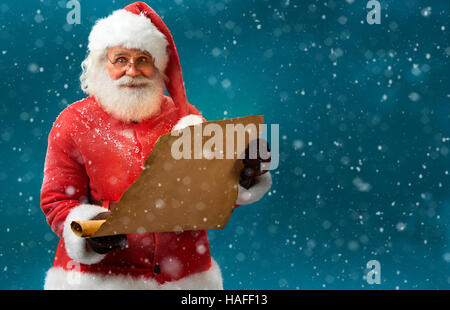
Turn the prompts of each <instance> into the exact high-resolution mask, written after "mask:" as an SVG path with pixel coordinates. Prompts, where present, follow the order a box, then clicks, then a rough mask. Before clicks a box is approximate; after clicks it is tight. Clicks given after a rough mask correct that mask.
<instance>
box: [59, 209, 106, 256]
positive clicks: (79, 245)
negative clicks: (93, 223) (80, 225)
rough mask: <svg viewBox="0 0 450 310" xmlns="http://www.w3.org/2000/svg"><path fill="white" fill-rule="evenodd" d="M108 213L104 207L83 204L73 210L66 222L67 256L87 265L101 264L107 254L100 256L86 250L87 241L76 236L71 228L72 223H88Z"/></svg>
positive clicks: (64, 233)
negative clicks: (97, 216)
mask: <svg viewBox="0 0 450 310" xmlns="http://www.w3.org/2000/svg"><path fill="white" fill-rule="evenodd" d="M105 211H107V210H106V209H105V208H103V207H99V206H96V205H89V204H81V205H79V206H77V207H75V208H73V209H72V210H71V211H70V213H69V214H68V215H67V218H66V220H65V222H64V230H63V238H64V244H65V247H66V252H67V255H69V257H70V258H72V259H73V260H75V261H77V262H80V263H82V264H86V265H92V264H96V263H98V262H100V261H101V260H102V259H103V258H104V257H105V256H106V254H103V255H102V254H98V253H96V252H94V251H89V250H87V249H86V240H85V239H84V238H81V237H78V236H77V235H75V234H74V233H73V231H72V229H71V228H70V223H72V221H87V220H90V219H92V218H93V217H94V216H96V215H97V214H99V213H101V212H105Z"/></svg>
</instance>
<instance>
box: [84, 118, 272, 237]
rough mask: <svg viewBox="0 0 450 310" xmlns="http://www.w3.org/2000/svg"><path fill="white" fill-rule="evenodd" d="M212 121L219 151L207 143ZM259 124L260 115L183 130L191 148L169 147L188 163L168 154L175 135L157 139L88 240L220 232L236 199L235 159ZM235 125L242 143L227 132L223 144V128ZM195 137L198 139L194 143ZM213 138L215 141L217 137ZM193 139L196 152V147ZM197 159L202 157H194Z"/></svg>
mask: <svg viewBox="0 0 450 310" xmlns="http://www.w3.org/2000/svg"><path fill="white" fill-rule="evenodd" d="M212 123H215V124H217V125H218V126H220V127H221V129H222V133H223V134H222V141H223V143H222V147H221V146H220V143H212V141H213V139H212V138H213V137H215V134H216V131H215V130H213V131H211V128H215V129H217V128H218V127H217V125H213V127H212V126H209V130H205V129H207V128H208V127H204V126H207V125H208V124H212ZM263 123H264V116H263V115H250V116H246V117H240V118H232V119H226V120H220V121H209V122H204V123H201V124H197V125H193V126H189V127H187V128H185V129H184V130H185V131H186V130H187V131H190V140H191V147H190V148H191V149H190V150H189V148H187V149H184V145H183V147H181V148H180V147H179V148H178V149H177V148H175V149H176V150H182V151H185V152H188V151H190V158H191V159H185V158H180V159H176V158H174V156H172V153H171V150H172V143H174V142H175V143H177V144H176V145H179V143H180V141H181V140H178V142H176V141H177V139H181V135H178V136H173V135H171V133H167V134H165V135H162V136H161V137H159V139H158V140H157V141H156V143H155V145H154V149H153V151H152V153H151V154H150V156H149V157H148V158H147V160H146V162H145V165H144V169H143V170H142V172H141V174H140V175H139V177H138V178H137V180H136V181H135V182H134V183H133V184H131V185H130V187H129V188H128V189H127V190H126V191H125V192H124V194H123V195H122V197H121V199H120V201H118V202H117V203H115V207H114V209H112V214H111V216H110V217H109V218H108V219H107V220H106V222H105V223H104V224H103V225H102V226H101V227H100V229H99V230H98V231H97V232H95V234H94V235H92V237H100V236H108V235H115V234H131V233H144V232H175V231H187V230H203V229H223V228H224V227H225V225H226V224H227V222H228V220H229V218H230V216H231V213H232V211H233V208H234V206H235V202H236V199H237V195H238V184H239V175H240V172H241V171H242V169H243V163H242V160H241V159H239V158H238V156H239V155H240V154H242V153H243V152H244V151H245V148H247V146H248V144H249V142H250V140H252V139H254V138H255V137H256V138H257V137H259V136H260V135H261V134H262V132H261V130H262V126H260V125H262V124H263ZM237 124H242V125H243V126H244V127H245V129H246V131H247V132H249V133H250V134H245V142H244V143H238V142H239V139H238V137H237V135H236V133H235V132H234V131H233V132H232V135H233V137H234V139H233V141H232V140H228V143H227V140H226V139H227V138H228V139H230V132H231V131H228V134H227V125H228V129H229V128H230V127H232V125H234V126H235V127H234V128H238V127H237V126H239V125H237ZM236 125H237V126H236ZM214 126H215V127H214ZM241 128H242V127H241ZM204 130H205V132H204ZM255 130H256V132H255ZM208 131H209V132H208ZM181 132H182V131H181ZM185 133H186V132H184V133H183V134H185ZM201 133H203V137H201V139H198V137H199V136H198V135H199V134H200V135H201ZM207 134H209V136H207ZM196 135H197V139H196V137H195V136H196ZM185 137H186V136H185ZM187 137H189V135H188V136H187ZM216 138H217V139H219V138H220V135H218V136H217V137H216ZM184 141H186V140H184ZM199 141H200V143H201V145H202V148H199V147H198V146H199V144H198V143H199ZM208 141H209V142H208ZM216 141H217V140H216ZM230 141H232V143H231V144H230ZM195 143H197V148H196V145H195ZM205 144H206V146H208V147H207V148H205ZM211 145H214V146H215V148H214V147H211ZM231 145H233V147H234V150H235V152H233V153H232V154H233V157H234V158H233V157H232V158H231V159H227V156H226V155H227V150H226V149H227V147H230V146H231ZM199 150H200V152H201V153H199V152H198V151H199ZM208 150H213V151H215V152H216V153H215V154H218V153H217V152H219V153H220V152H222V154H223V159H220V158H214V157H213V158H212V159H211V156H208V155H211V152H208ZM185 154H187V153H185ZM228 154H230V152H228ZM199 155H200V157H202V158H201V159H195V158H198V157H199ZM205 155H206V156H205ZM184 157H187V156H184ZM216 157H218V156H216ZM208 158H209V159H208ZM241 158H242V157H241Z"/></svg>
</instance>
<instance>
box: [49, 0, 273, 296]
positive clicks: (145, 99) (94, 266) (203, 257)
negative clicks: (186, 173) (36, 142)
mask: <svg viewBox="0 0 450 310" xmlns="http://www.w3.org/2000/svg"><path fill="white" fill-rule="evenodd" d="M88 48H89V54H88V56H87V58H86V59H85V60H84V61H83V63H82V69H83V73H82V75H81V86H82V89H83V90H84V91H85V92H86V93H87V94H88V95H89V97H87V98H85V99H83V100H81V101H78V102H75V103H73V104H71V105H70V106H68V107H67V108H66V109H64V110H63V111H62V112H61V113H60V115H59V116H58V117H57V119H56V121H55V123H54V125H53V127H52V129H51V131H50V133H49V138H48V149H47V155H46V159H45V168H44V180H43V185H42V189H41V208H42V210H43V212H44V213H45V215H46V217H47V222H48V224H49V225H50V226H51V228H52V230H53V231H54V232H55V233H56V234H57V235H58V236H59V237H60V242H59V244H58V247H57V250H56V255H55V260H54V265H53V267H52V268H51V269H50V270H49V271H48V272H47V275H46V278H45V285H44V287H45V289H222V288H223V286H222V276H221V271H220V268H219V266H218V264H217V263H216V262H215V261H214V260H213V259H212V258H211V254H210V250H209V243H208V237H207V233H206V231H185V232H176V233H175V232H166V233H141V234H127V235H118V236H109V237H99V238H89V239H86V238H81V237H77V236H76V235H75V234H74V233H73V232H72V230H71V229H70V223H71V222H72V221H75V220H76V221H81V220H90V219H99V218H106V217H107V216H108V215H109V211H108V210H109V209H110V207H113V206H112V205H111V202H113V201H118V200H119V199H120V197H121V195H122V194H123V193H124V192H125V190H126V189H127V188H128V187H129V186H130V185H131V184H132V183H133V182H134V181H135V180H136V179H137V177H138V176H139V174H140V172H141V171H142V169H143V165H144V162H145V160H146V159H147V157H148V156H149V155H150V153H151V152H152V149H153V145H154V143H155V142H156V140H157V139H158V137H159V136H161V135H163V134H165V133H167V132H170V131H171V130H174V129H180V128H183V127H185V126H189V125H193V124H196V123H199V122H203V121H205V119H204V118H203V117H202V115H201V114H200V113H199V111H198V110H197V109H196V108H195V107H194V106H192V105H191V104H189V103H188V102H187V100H186V93H185V88H184V84H183V79H182V75H181V67H180V62H179V59H178V54H177V50H176V49H175V45H174V42H173V39H172V36H171V34H170V32H169V30H168V28H167V27H166V25H165V24H164V23H163V21H162V20H161V18H160V17H159V16H158V15H157V14H156V13H155V11H153V10H152V9H151V8H150V7H149V6H148V5H146V4H145V3H143V2H136V3H133V4H131V5H129V6H127V7H125V8H124V9H122V10H117V11H115V12H113V13H112V14H111V15H110V16H108V17H106V18H104V19H100V20H99V21H97V22H96V24H95V25H94V27H93V29H92V32H91V33H90V35H89V46H88ZM164 87H166V88H167V91H168V93H169V94H170V97H169V96H165V95H164ZM260 164H261V160H260V159H256V160H244V166H245V168H244V170H243V172H242V174H241V180H240V186H239V195H238V201H236V205H242V204H249V203H252V202H255V201H257V200H259V199H260V198H261V197H262V196H263V195H264V194H265V192H267V190H268V189H269V188H270V185H271V176H270V173H268V172H267V171H261V168H260ZM264 172H267V173H264Z"/></svg>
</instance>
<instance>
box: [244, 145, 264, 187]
mask: <svg viewBox="0 0 450 310" xmlns="http://www.w3.org/2000/svg"><path fill="white" fill-rule="evenodd" d="M255 149H256V158H254V159H250V150H255ZM252 155H254V154H252ZM252 157H255V156H252ZM263 158H266V159H263ZM270 159H271V157H270V148H269V144H268V143H267V141H266V140H264V139H256V140H253V141H250V143H249V145H248V147H247V148H246V149H245V158H244V159H243V160H242V161H243V163H244V169H243V170H242V172H241V175H240V179H239V184H240V185H241V186H242V187H244V188H245V189H249V188H250V187H252V186H253V185H255V184H256V177H257V176H260V175H262V174H264V173H266V172H267V171H269V170H268V169H267V168H269V165H270V164H269V163H270ZM264 168H266V169H264Z"/></svg>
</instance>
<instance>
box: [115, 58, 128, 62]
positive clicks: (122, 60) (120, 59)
mask: <svg viewBox="0 0 450 310" xmlns="http://www.w3.org/2000/svg"><path fill="white" fill-rule="evenodd" d="M127 61H128V60H127V59H126V58H125V57H119V58H117V60H116V62H119V63H124V62H127Z"/></svg>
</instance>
